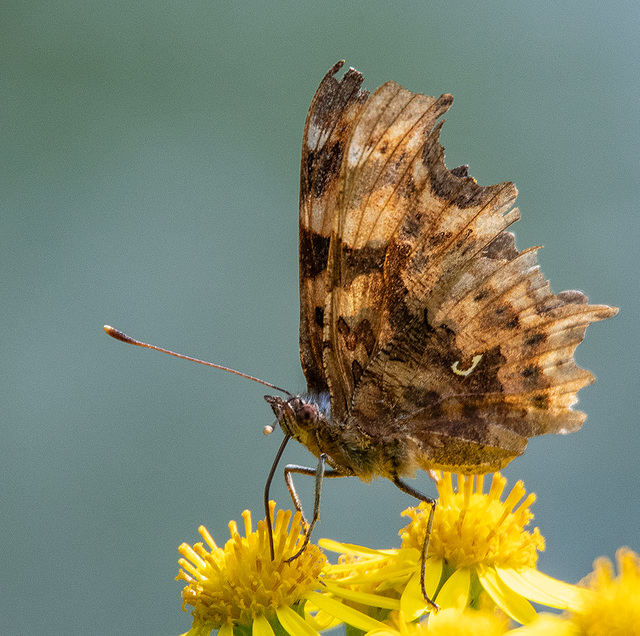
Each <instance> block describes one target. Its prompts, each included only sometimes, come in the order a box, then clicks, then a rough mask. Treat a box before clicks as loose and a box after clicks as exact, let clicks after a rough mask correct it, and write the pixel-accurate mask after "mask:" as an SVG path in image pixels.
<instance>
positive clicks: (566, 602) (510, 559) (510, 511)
mask: <svg viewBox="0 0 640 636" xmlns="http://www.w3.org/2000/svg"><path fill="white" fill-rule="evenodd" d="M457 484H458V487H457V488H456V489H454V487H453V482H452V479H451V475H450V474H448V473H445V474H444V475H442V474H440V475H438V480H437V485H438V492H439V495H440V496H439V499H438V502H437V505H436V510H435V515H434V521H433V529H432V532H431V537H430V542H429V552H428V558H427V561H426V563H425V588H426V591H427V593H428V594H429V597H430V598H431V599H433V600H435V602H436V603H437V604H438V605H439V606H440V607H441V608H443V609H447V608H450V609H456V610H462V609H463V608H472V609H474V610H478V609H488V610H490V611H491V610H492V608H495V607H496V606H497V607H498V608H500V610H502V611H504V612H505V613H506V614H507V615H508V616H510V617H511V618H513V619H514V620H516V621H518V622H519V623H522V624H525V623H529V622H531V621H533V620H534V619H535V618H536V612H535V610H534V609H533V607H532V606H531V604H530V603H529V600H533V601H535V602H538V603H541V604H544V605H548V606H550V607H559V608H562V609H565V608H568V607H578V606H581V604H582V603H583V601H584V593H583V592H582V591H581V590H579V589H577V588H575V587H574V586H571V585H568V584H566V583H562V582H561V581H556V580H555V579H552V578H550V577H547V576H545V575H544V574H542V573H540V572H538V570H536V569H535V565H536V562H537V553H538V550H542V549H544V539H543V537H542V535H541V534H540V532H539V531H538V529H537V528H536V529H534V530H533V531H532V532H529V531H527V530H526V529H525V527H526V526H527V525H528V523H529V522H530V521H531V519H532V518H533V514H532V513H531V511H530V509H529V506H530V505H531V504H532V503H533V501H534V500H535V495H533V494H530V495H528V496H526V491H525V489H524V486H523V484H522V482H518V483H517V484H516V485H515V487H514V488H513V489H512V490H511V491H510V492H509V493H508V494H507V496H506V497H505V498H504V501H503V500H502V495H503V493H504V490H505V485H506V480H505V479H504V477H502V476H501V475H500V474H495V475H494V476H493V479H492V482H491V486H490V488H489V492H488V493H486V494H485V493H483V485H484V480H483V478H482V477H478V478H477V481H476V480H475V478H474V477H465V476H462V475H458V478H457ZM403 514H405V515H407V516H409V517H410V518H411V523H410V524H409V525H408V526H406V527H405V528H404V529H403V530H401V532H400V534H401V536H402V548H401V549H400V550H385V551H374V550H369V549H366V548H357V547H355V546H343V547H342V549H343V551H345V552H349V553H351V554H355V555H357V558H353V557H352V558H351V559H343V562H342V563H341V564H339V566H330V568H329V570H328V576H331V577H333V578H335V580H336V582H337V583H338V585H340V586H341V587H342V588H343V590H348V594H349V597H347V596H346V593H344V594H345V598H350V599H351V600H352V601H354V602H357V603H361V604H369V605H370V606H372V607H378V608H387V609H391V610H396V609H400V610H401V612H402V615H403V616H404V617H405V618H406V620H408V621H411V620H414V619H416V618H418V617H419V616H421V615H422V614H424V613H426V612H428V611H429V610H430V609H431V608H430V607H429V605H428V604H427V603H426V601H425V599H424V597H423V595H422V591H421V587H420V570H421V567H422V563H421V557H420V555H421V551H422V546H423V543H424V539H425V534H426V530H427V519H428V507H427V506H426V504H421V505H419V506H417V507H415V508H409V509H408V510H406V511H405V512H404V513H403ZM320 543H321V545H322V546H323V547H325V548H328V549H334V550H335V549H336V547H335V545H336V544H333V545H329V544H328V543H327V542H325V541H321V542H320ZM338 549H340V547H339V546H338ZM327 585H329V582H328V581H327ZM335 593H336V594H337V593H338V592H335ZM376 599H378V600H377V602H376ZM380 599H382V601H380ZM527 599H529V600H527ZM381 602H384V603H386V604H381ZM393 602H395V603H396V605H393ZM445 616H446V615H445ZM473 617H474V618H478V615H477V614H474V615H473ZM432 618H433V615H432ZM430 620H431V618H430ZM439 620H440V621H443V620H444V619H439ZM434 623H435V624H437V621H436V620H434Z"/></svg>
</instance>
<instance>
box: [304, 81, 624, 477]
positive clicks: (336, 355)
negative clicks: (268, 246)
mask: <svg viewBox="0 0 640 636" xmlns="http://www.w3.org/2000/svg"><path fill="white" fill-rule="evenodd" d="M332 71H333V69H332ZM325 81H326V78H325ZM334 81H335V80H334ZM343 82H344V80H343ZM358 86H359V83H358ZM321 88H322V87H321ZM451 102H452V97H451V96H450V95H442V96H441V97H440V98H437V99H436V98H433V97H428V96H426V95H420V94H415V93H411V92H409V91H407V90H405V89H403V88H402V87H400V86H399V85H398V84H396V83H394V82H388V83H386V84H384V85H383V86H382V87H380V88H379V89H378V90H377V91H376V92H375V93H373V94H372V95H371V96H370V97H369V99H368V100H367V101H366V102H364V100H363V102H358V106H357V108H354V109H353V110H352V111H350V112H349V117H348V118H347V119H348V125H346V126H344V127H343V130H344V132H345V134H342V135H338V138H339V140H340V148H339V150H340V155H341V157H342V163H341V170H340V172H339V174H338V172H337V168H336V167H335V166H334V164H332V168H331V170H330V171H328V174H329V175H330V188H331V190H330V196H327V197H326V200H327V201H329V200H330V201H331V204H332V205H333V206H335V211H334V213H333V225H332V230H331V238H330V241H329V244H328V246H327V244H326V242H322V243H321V245H322V254H323V255H324V250H325V249H326V250H327V260H326V268H325V267H324V263H325V261H324V259H320V258H318V259H316V261H315V262H316V263H317V264H321V265H322V267H319V266H318V267H316V270H317V271H319V272H321V273H320V278H318V277H313V276H307V278H308V279H309V280H312V281H313V285H315V284H318V285H317V286H315V287H312V286H311V285H310V287H309V289H312V290H313V291H311V292H309V294H308V296H309V298H313V299H316V300H317V299H320V298H321V290H322V289H325V290H326V302H325V304H324V311H323V312H321V313H322V315H321V316H319V318H321V319H320V320H316V323H315V327H314V331H313V335H312V336H311V338H310V340H312V342H313V345H314V347H316V348H315V353H314V354H313V356H312V363H311V364H309V363H308V364H307V366H306V367H305V373H307V378H309V377H310V375H309V369H310V368H311V370H312V371H313V365H316V367H317V368H318V369H319V368H320V366H319V358H318V357H317V351H318V347H319V341H318V334H319V327H320V324H322V325H323V343H322V346H323V361H324V373H325V375H324V376H322V378H323V381H324V380H325V379H326V384H327V385H328V387H329V389H330V393H331V408H332V417H333V418H334V419H335V420H337V421H340V422H344V421H347V424H348V425H353V426H354V427H355V428H357V429H358V430H359V431H360V432H361V433H362V434H364V436H365V438H366V437H367V436H371V440H372V443H380V444H385V445H390V446H392V445H393V444H394V442H395V441H399V440H403V444H404V447H405V449H406V451H405V455H407V456H406V457H400V456H398V461H399V462H402V463H403V467H404V468H407V467H409V469H412V468H415V467H418V466H421V467H423V468H424V467H426V468H429V467H442V468H449V469H454V468H455V469H458V470H464V471H466V472H486V471H488V470H492V469H495V468H499V467H500V466H502V465H504V464H506V463H507V462H508V461H509V460H510V459H512V458H513V457H514V456H515V455H518V454H520V453H521V452H522V451H523V450H524V447H525V445H526V441H527V438H528V437H530V436H531V435H537V434H541V433H546V432H564V431H569V430H574V429H576V428H578V427H579V426H580V425H581V423H582V421H583V420H584V415H583V414H582V413H579V412H575V411H572V410H571V406H572V404H573V403H574V402H575V401H576V393H577V391H578V390H579V389H580V388H581V387H583V386H585V385H586V384H589V383H590V382H591V381H592V376H591V374H590V373H588V372H587V371H584V370H582V369H580V368H578V367H577V366H576V365H575V363H574V361H573V351H574V350H575V347H576V346H577V345H578V344H579V342H580V341H581V340H582V338H583V337H584V331H585V329H586V326H587V325H588V324H589V323H590V322H594V321H596V320H602V319H604V318H607V317H609V316H611V315H613V314H614V313H615V312H616V310H615V309H612V308H609V307H606V306H590V305H588V304H586V297H585V296H584V295H582V294H581V293H580V292H563V293H561V294H558V295H557V296H556V295H554V294H553V293H552V292H551V291H550V289H549V286H548V283H547V281H546V280H545V279H544V277H543V276H542V274H541V273H540V272H539V270H538V268H537V265H536V260H535V250H525V251H523V252H518V251H517V249H516V248H515V241H514V239H513V235H512V234H510V233H509V232H506V231H505V230H506V228H507V227H508V226H509V225H511V224H512V223H513V222H514V221H516V220H518V218H519V212H518V210H517V209H515V208H512V206H513V203H514V201H515V198H516V194H517V191H516V188H515V186H514V185H513V184H512V183H502V184H498V185H495V186H490V187H481V186H479V185H477V184H476V182H475V180H474V179H472V178H470V177H468V176H467V175H466V170H465V169H464V168H457V169H455V170H453V171H450V170H448V169H447V168H446V166H445V164H444V150H443V148H442V146H441V145H440V143H439V134H440V129H441V126H442V122H440V123H437V120H438V118H439V117H440V116H441V115H442V114H443V113H444V112H446V110H447V109H448V108H449V106H450V105H451ZM312 108H313V107H312ZM339 112H342V111H339ZM354 118H355V121H354ZM324 128H330V126H328V125H324ZM307 129H308V130H307V132H306V134H305V138H310V139H312V138H313V134H311V132H309V131H310V130H311V128H310V126H309V123H308V125H307ZM346 133H349V134H350V137H348V138H346ZM301 209H302V208H301ZM319 209H320V210H321V213H320V217H321V218H320V217H319V220H321V221H322V225H321V226H320V225H319V224H318V225H315V226H314V225H313V220H314V215H313V211H311V213H310V216H308V217H307V218H310V219H311V221H307V225H306V227H312V228H313V229H314V232H313V234H314V235H315V236H321V237H326V236H327V234H326V232H327V222H328V215H327V214H326V211H327V210H329V209H330V208H329V206H328V205H327V206H325V207H321V208H319ZM301 214H302V213H301ZM301 219H302V215H301ZM301 228H302V223H301ZM301 236H302V230H301ZM301 245H302V239H301ZM314 250H315V251H313V252H312V253H314V254H320V252H321V250H319V249H315V247H314ZM302 267H303V265H302V264H301V268H302ZM304 267H306V268H307V269H306V270H305V271H307V272H309V271H310V270H309V267H308V265H306V266H304ZM312 305H313V303H306V307H307V311H308V312H311V308H312ZM318 306H319V303H318V302H317V303H316V305H315V309H314V311H316V312H317V307H318ZM303 311H304V308H303ZM316 316H317V314H316ZM317 317H318V316H317ZM304 320H305V319H304V317H303V322H304ZM307 321H308V324H310V322H311V317H310V315H308V316H307ZM303 365H304V353H303ZM398 445H400V444H398ZM385 470H388V471H390V472H393V471H394V470H395V468H394V467H393V466H390V467H387V468H386V469H385Z"/></svg>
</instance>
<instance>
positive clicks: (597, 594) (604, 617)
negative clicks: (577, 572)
mask: <svg viewBox="0 0 640 636" xmlns="http://www.w3.org/2000/svg"><path fill="white" fill-rule="evenodd" d="M616 561H617V564H618V575H617V576H616V575H615V570H614V567H613V564H612V563H611V561H610V560H609V559H607V558H605V557H601V558H599V559H596V561H595V563H594V564H593V568H594V569H593V572H592V573H591V574H590V575H589V576H587V577H586V578H585V579H584V581H583V582H582V584H583V585H585V586H586V587H587V590H588V591H587V594H588V596H587V602H585V603H584V604H583V605H582V607H580V608H577V609H575V610H573V611H570V612H565V613H564V614H563V615H562V616H541V617H540V618H539V619H538V620H537V621H535V622H534V623H532V624H531V625H529V626H526V627H522V628H520V629H517V630H515V631H514V636H516V634H517V636H552V635H553V636H555V635H556V634H558V635H560V636H632V635H635V634H640V556H638V555H637V554H636V553H635V552H632V551H631V550H630V549H629V548H620V550H618V552H617V553H616Z"/></svg>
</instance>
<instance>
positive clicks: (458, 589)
mask: <svg viewBox="0 0 640 636" xmlns="http://www.w3.org/2000/svg"><path fill="white" fill-rule="evenodd" d="M470 584H471V574H470V572H469V570H467V569H466V568H461V569H460V570H456V571H455V572H454V573H453V574H452V575H451V576H450V577H449V578H448V579H447V580H446V581H445V583H444V585H443V586H442V588H441V589H440V591H439V592H438V598H437V599H436V602H437V603H438V605H439V606H440V607H441V608H442V609H447V608H454V609H462V608H464V607H466V605H467V603H468V602H469V585H470Z"/></svg>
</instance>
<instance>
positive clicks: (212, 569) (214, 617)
mask: <svg viewBox="0 0 640 636" xmlns="http://www.w3.org/2000/svg"><path fill="white" fill-rule="evenodd" d="M270 506H271V517H272V518H273V511H274V509H275V504H274V502H270ZM291 515H292V513H291V511H283V510H279V511H278V514H277V515H276V518H275V527H274V530H273V539H274V549H275V558H274V559H273V560H271V554H270V549H269V537H268V533H267V529H266V524H265V522H264V521H262V520H261V521H259V522H258V527H257V530H256V531H254V530H253V528H252V522H251V513H250V512H249V511H248V510H245V512H244V513H243V514H242V517H243V519H244V527H245V535H246V536H245V537H243V536H242V535H241V534H240V533H239V532H238V528H237V525H236V523H235V522H233V521H232V522H231V523H230V524H229V530H230V532H231V539H229V540H228V541H227V543H226V544H225V546H224V548H220V547H218V546H217V545H216V543H215V541H214V540H213V538H212V537H211V535H210V534H209V532H208V531H207V529H206V528H205V527H204V526H201V527H200V529H199V531H200V534H201V535H202V538H203V539H204V541H205V543H206V544H207V545H206V546H205V545H204V544H203V543H196V544H195V545H194V546H193V547H191V546H190V545H188V544H186V543H183V544H182V545H181V546H180V548H179V551H180V553H181V554H182V555H183V558H181V559H180V561H179V562H180V566H181V567H182V570H181V571H180V573H179V575H178V576H177V577H176V579H177V580H183V581H186V583H187V584H186V586H185V588H184V589H183V591H182V599H183V603H182V607H183V609H185V606H186V605H190V606H192V607H193V611H192V612H191V614H192V616H193V625H192V628H191V630H189V632H188V635H189V636H207V635H208V634H209V633H210V632H211V631H212V630H214V629H219V630H220V632H219V633H220V634H221V635H222V636H229V635H231V634H232V633H233V632H234V628H236V627H238V628H239V629H240V630H242V628H243V627H245V628H249V627H251V628H252V630H253V634H260V635H262V636H270V635H271V634H273V633H274V632H273V627H272V625H275V624H276V622H277V623H279V624H280V626H281V627H282V628H283V629H284V631H285V633H289V634H292V635H296V636H297V635H298V634H305V635H311V634H317V631H316V630H315V629H313V628H312V627H310V625H309V624H308V623H306V622H305V619H304V618H303V617H302V616H301V615H300V614H299V613H298V612H296V611H295V609H292V607H297V605H298V604H299V603H300V601H303V600H304V599H306V598H307V597H308V596H309V595H310V594H311V593H313V590H314V588H316V587H318V585H319V576H320V573H321V572H322V570H323V568H324V567H325V565H326V559H325V557H324V555H323V554H322V552H321V551H320V550H319V548H318V547H317V546H315V545H312V544H310V545H308V546H307V549H306V550H305V551H304V552H303V553H302V554H301V555H300V556H299V557H298V558H296V559H294V560H293V561H291V562H288V561H287V559H288V557H290V556H291V555H293V554H295V553H296V552H297V551H298V549H299V548H300V547H301V546H302V542H303V540H304V533H303V532H302V526H301V523H300V521H301V519H300V514H299V513H296V515H294V517H293V521H292V523H291V529H288V526H289V522H290V520H291ZM185 611H186V609H185ZM279 631H280V633H282V630H279Z"/></svg>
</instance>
